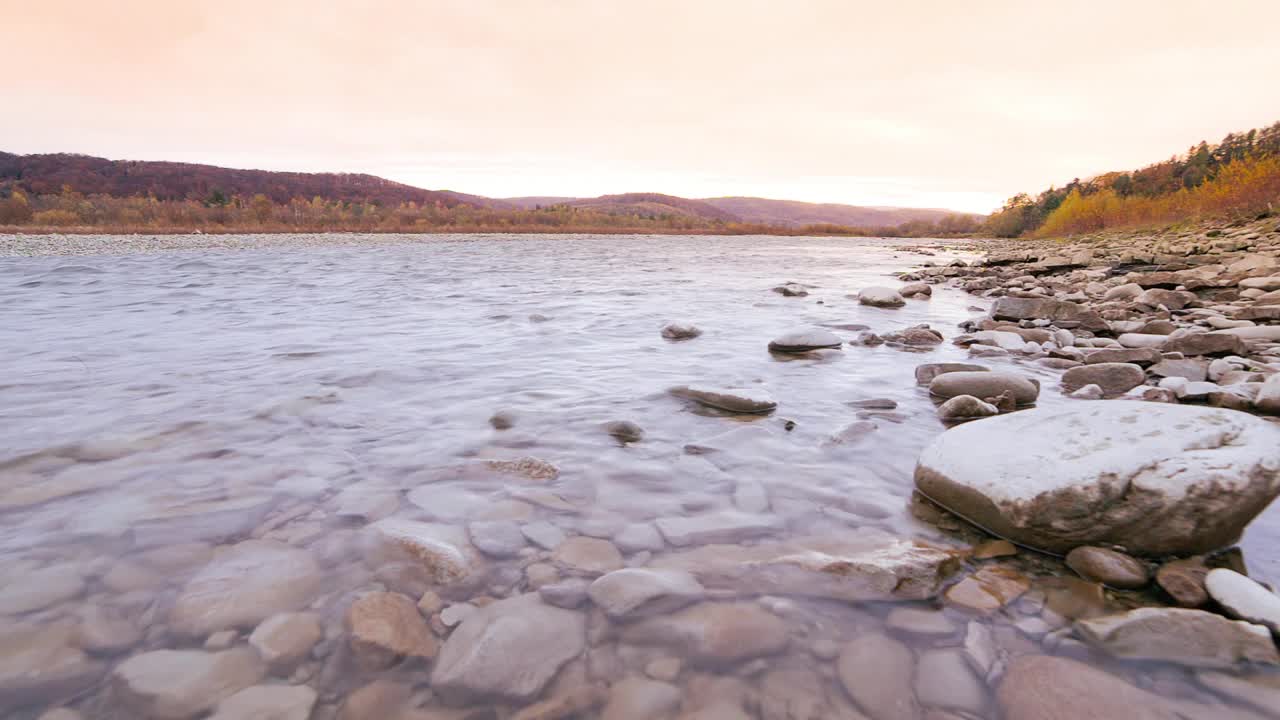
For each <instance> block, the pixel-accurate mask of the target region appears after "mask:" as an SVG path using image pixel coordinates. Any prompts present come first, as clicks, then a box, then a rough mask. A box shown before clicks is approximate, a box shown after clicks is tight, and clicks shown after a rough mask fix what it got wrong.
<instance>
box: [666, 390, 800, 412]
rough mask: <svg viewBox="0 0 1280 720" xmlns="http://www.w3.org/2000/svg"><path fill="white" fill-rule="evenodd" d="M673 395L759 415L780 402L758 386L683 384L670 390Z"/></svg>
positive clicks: (775, 406)
mask: <svg viewBox="0 0 1280 720" xmlns="http://www.w3.org/2000/svg"><path fill="white" fill-rule="evenodd" d="M670 392H671V394H672V395H675V396H676V397H682V398H686V399H689V400H693V401H694V402H696V403H699V404H701V405H706V406H707V407H711V408H715V409H717V410H724V411H726V412H733V413H744V414H748V415H758V414H763V413H768V412H773V411H774V409H776V408H777V407H778V403H776V402H774V400H773V398H772V397H770V396H769V394H768V393H766V392H764V391H763V390H760V389H758V388H713V387H709V386H705V385H681V386H678V387H673V388H671V390H670Z"/></svg>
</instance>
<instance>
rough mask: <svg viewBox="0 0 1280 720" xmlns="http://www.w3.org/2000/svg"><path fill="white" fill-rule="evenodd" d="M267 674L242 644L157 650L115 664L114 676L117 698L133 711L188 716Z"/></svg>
mask: <svg viewBox="0 0 1280 720" xmlns="http://www.w3.org/2000/svg"><path fill="white" fill-rule="evenodd" d="M265 675H266V666H265V665H264V664H263V663H262V661H261V660H259V659H258V655H257V653H255V652H254V651H253V650H251V649H249V648H243V647H242V648H236V649H234V650H225V651H223V652H219V653H207V652H203V651H200V650H153V651H152V652H147V653H143V654H141V655H134V656H133V657H131V658H129V659H128V660H125V661H124V662H122V663H120V664H119V665H117V666H116V668H115V670H114V671H113V672H112V674H111V680H112V691H113V694H114V698H115V700H116V702H117V703H118V704H119V705H120V707H122V708H124V709H127V710H129V711H130V712H131V713H132V714H131V715H130V717H138V718H154V719H155V720H185V719H186V718H194V717H196V716H197V715H200V714H202V713H204V712H205V711H206V710H209V709H211V708H213V706H214V705H217V704H218V703H219V702H220V701H222V700H223V699H224V698H228V697H230V696H232V695H234V694H236V693H237V692H239V691H240V690H243V689H244V688H247V687H249V686H250V685H254V684H256V683H257V682H258V681H259V680H261V679H262V678H263V677H264V676H265Z"/></svg>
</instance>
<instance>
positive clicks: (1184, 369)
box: [1147, 358, 1209, 382]
mask: <svg viewBox="0 0 1280 720" xmlns="http://www.w3.org/2000/svg"><path fill="white" fill-rule="evenodd" d="M1147 370H1148V372H1150V373H1151V374H1152V375H1155V376H1156V377H1180V378H1186V379H1187V380H1188V381H1189V382H1202V381H1203V380H1205V378H1207V377H1208V375H1209V368H1208V366H1206V365H1205V363H1204V361H1202V360H1193V359H1191V358H1184V359H1182V360H1161V361H1160V362H1158V363H1156V364H1155V365H1152V366H1151V367H1149V368H1147Z"/></svg>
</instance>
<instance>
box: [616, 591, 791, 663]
mask: <svg viewBox="0 0 1280 720" xmlns="http://www.w3.org/2000/svg"><path fill="white" fill-rule="evenodd" d="M622 639H623V640H624V641H625V642H629V643H634V644H638V645H668V646H673V647H675V648H677V649H678V650H679V651H680V652H682V653H683V654H684V655H686V656H688V657H689V659H690V660H692V661H693V662H696V663H703V664H708V665H712V666H714V665H717V664H720V663H735V662H741V661H744V660H750V659H752V658H757V657H763V656H766V655H772V654H774V653H777V652H780V651H782V650H783V649H784V648H785V647H786V646H787V627H786V625H785V624H784V623H783V622H782V620H780V619H778V617H777V616H776V615H773V614H772V613H770V612H768V611H766V610H764V609H763V608H761V607H760V606H759V605H756V604H755V603H745V602H744V603H701V604H699V605H694V606H693V607H689V608H685V609H683V610H680V611H677V612H674V613H669V614H667V615H662V616H659V617H653V618H649V619H646V620H640V621H638V622H635V623H631V624H628V625H627V626H625V627H624V628H623V629H622Z"/></svg>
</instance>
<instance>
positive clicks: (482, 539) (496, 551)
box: [467, 520, 525, 558]
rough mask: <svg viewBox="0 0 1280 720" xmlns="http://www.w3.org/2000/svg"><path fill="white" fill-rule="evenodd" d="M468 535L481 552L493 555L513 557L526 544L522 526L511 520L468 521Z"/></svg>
mask: <svg viewBox="0 0 1280 720" xmlns="http://www.w3.org/2000/svg"><path fill="white" fill-rule="evenodd" d="M467 536H468V537H470V538H471V544H472V545H475V546H476V548H477V549H479V550H480V552H482V553H484V554H485V555H491V556H493V557H500V558H503V557H513V556H515V555H517V554H519V552H520V551H521V550H523V549H524V546H525V542H524V533H523V532H521V530H520V526H519V525H517V524H516V523H514V522H512V521H510V520H483V521H479V522H472V523H468V524H467Z"/></svg>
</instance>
